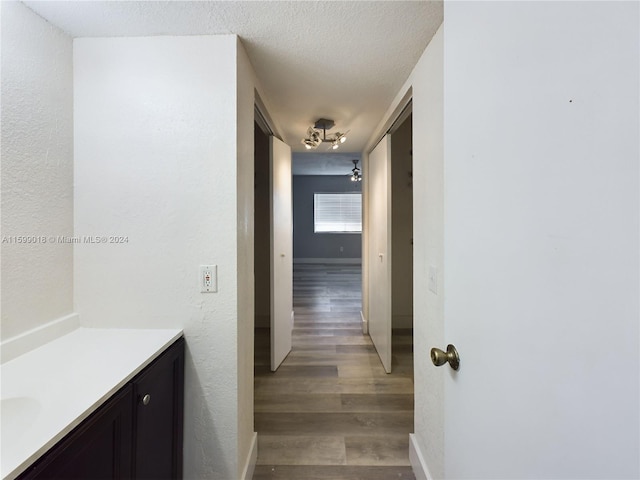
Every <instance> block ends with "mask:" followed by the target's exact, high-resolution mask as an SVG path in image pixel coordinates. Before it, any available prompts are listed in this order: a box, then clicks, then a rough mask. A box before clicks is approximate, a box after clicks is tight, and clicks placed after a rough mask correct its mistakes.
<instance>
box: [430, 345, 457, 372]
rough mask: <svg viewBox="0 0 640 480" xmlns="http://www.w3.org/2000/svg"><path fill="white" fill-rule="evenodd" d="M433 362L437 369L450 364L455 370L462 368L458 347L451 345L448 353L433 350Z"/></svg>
mask: <svg viewBox="0 0 640 480" xmlns="http://www.w3.org/2000/svg"><path fill="white" fill-rule="evenodd" d="M431 361H432V362H433V364H434V365H435V366H436V367H439V366H441V365H444V364H445V363H448V364H449V366H450V367H451V368H453V369H454V370H458V369H459V368H460V356H459V355H458V351H457V350H456V347H454V346H453V345H451V344H449V345H447V351H446V352H443V351H442V350H440V349H439V348H432V349H431Z"/></svg>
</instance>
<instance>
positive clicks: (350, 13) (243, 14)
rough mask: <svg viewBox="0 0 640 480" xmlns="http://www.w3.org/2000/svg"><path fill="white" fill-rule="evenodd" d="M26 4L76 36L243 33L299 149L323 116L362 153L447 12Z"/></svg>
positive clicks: (351, 4)
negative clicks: (310, 127)
mask: <svg viewBox="0 0 640 480" xmlns="http://www.w3.org/2000/svg"><path fill="white" fill-rule="evenodd" d="M24 3H25V4H26V5H27V6H28V7H30V8H31V9H32V10H34V11H35V12H36V13H38V14H39V15H40V16H42V17H44V18H45V19H47V20H48V21H49V22H51V23H53V24H54V25H56V26H58V27H60V28H61V29H62V30H64V31H65V32H67V33H68V34H69V35H71V36H73V37H96V36H149V35H196V34H206V35H212V34H230V33H233V34H237V35H239V36H240V38H241V39H242V43H243V44H244V46H245V48H246V50H247V53H248V55H249V58H250V59H251V63H252V64H253V67H254V69H255V72H256V75H257V77H258V78H259V79H260V81H261V83H262V86H263V89H264V93H265V95H264V96H265V97H266V98H267V101H268V104H269V106H270V111H269V114H270V116H271V117H272V119H273V121H274V124H275V126H276V129H277V130H278V132H279V133H280V134H281V135H282V137H283V139H284V141H285V142H286V143H288V144H289V145H291V146H292V148H293V150H294V152H295V151H297V152H303V151H304V147H303V146H302V145H301V144H300V140H301V139H302V137H303V136H304V135H305V132H306V130H307V127H309V126H310V125H312V124H313V123H314V122H315V120H317V119H318V118H321V117H324V118H330V119H333V120H334V121H335V124H336V125H335V127H334V129H333V130H331V131H329V132H327V133H332V132H335V131H341V132H344V131H346V130H351V131H350V133H349V136H348V140H347V142H346V143H345V144H344V145H343V146H342V147H341V149H348V150H349V151H350V152H359V151H361V150H363V149H364V147H365V143H366V141H367V140H368V138H369V136H371V135H372V134H373V131H374V129H375V127H376V126H377V125H378V123H379V122H380V121H381V120H382V116H383V114H384V112H385V111H386V109H387V108H388V107H389V105H390V104H391V102H392V100H393V97H394V96H395V95H396V94H397V93H398V91H399V89H400V87H401V86H402V85H403V83H404V82H405V80H406V79H407V77H408V76H409V74H410V73H411V70H412V69H413V67H414V65H415V64H416V62H417V60H418V59H419V57H420V55H421V53H422V52H423V50H424V49H425V47H426V46H427V44H428V43H429V41H430V40H431V38H432V36H433V35H434V33H435V31H436V30H437V28H438V26H439V25H440V24H441V23H442V18H443V8H442V2H440V1H425V0H421V1H193V2H192V1H176V0H170V1H161V2H158V1H81V0H75V1H32V0H26V1H24ZM327 145H328V144H322V145H321V146H320V147H319V148H318V149H317V150H316V151H315V152H314V154H315V158H316V161H318V160H319V159H322V158H323V157H324V156H321V157H318V156H317V153H326V147H327ZM296 157H299V156H296ZM327 158H330V157H327ZM349 158H356V157H351V156H349ZM334 159H335V157H334ZM329 163H331V162H329ZM347 163H349V162H347Z"/></svg>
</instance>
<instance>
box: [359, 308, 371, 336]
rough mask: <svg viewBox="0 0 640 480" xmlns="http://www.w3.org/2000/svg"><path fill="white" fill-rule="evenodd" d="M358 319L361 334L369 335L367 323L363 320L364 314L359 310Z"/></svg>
mask: <svg viewBox="0 0 640 480" xmlns="http://www.w3.org/2000/svg"><path fill="white" fill-rule="evenodd" d="M360 319H361V320H362V333H363V334H364V335H369V321H368V320H367V319H366V318H364V313H362V310H360Z"/></svg>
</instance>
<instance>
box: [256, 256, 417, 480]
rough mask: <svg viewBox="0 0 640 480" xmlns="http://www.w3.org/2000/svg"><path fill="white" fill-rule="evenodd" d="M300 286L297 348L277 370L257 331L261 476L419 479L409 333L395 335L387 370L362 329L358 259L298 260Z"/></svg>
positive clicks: (260, 479) (262, 332)
mask: <svg viewBox="0 0 640 480" xmlns="http://www.w3.org/2000/svg"><path fill="white" fill-rule="evenodd" d="M293 289H294V293H293V306H294V311H295V325H294V330H293V348H292V351H291V353H290V354H289V356H288V357H287V358H286V359H285V361H284V362H283V364H282V365H281V366H280V368H279V369H278V371H277V372H275V373H272V372H271V371H270V370H269V331H268V329H259V330H257V331H256V340H255V344H256V350H255V351H256V356H255V429H256V431H257V432H258V442H259V443H258V463H257V466H256V470H255V474H254V477H253V478H254V480H266V479H278V480H284V479H287V480H288V479H291V480H293V479H296V480H300V479H305V480H310V479H318V480H325V479H332V480H338V479H340V480H347V479H353V480H355V479H362V480H365V479H366V480H376V479H380V480H388V479H414V478H415V477H414V475H413V473H412V470H411V467H410V466H409V453H408V452H409V433H411V432H413V354H412V343H413V342H412V336H411V332H410V331H403V332H394V344H393V349H394V356H393V373H392V374H390V375H388V374H386V373H385V372H384V370H383V368H382V364H381V363H380V360H379V359H378V356H377V354H376V352H375V349H374V347H373V345H372V344H371V340H370V338H369V337H368V336H365V335H363V334H362V330H361V324H360V310H361V268H360V266H359V265H358V266H356V265H295V266H294V279H293Z"/></svg>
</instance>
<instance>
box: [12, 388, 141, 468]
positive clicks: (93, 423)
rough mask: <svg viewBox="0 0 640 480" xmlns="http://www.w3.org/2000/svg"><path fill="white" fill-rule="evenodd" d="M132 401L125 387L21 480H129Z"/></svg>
mask: <svg viewBox="0 0 640 480" xmlns="http://www.w3.org/2000/svg"><path fill="white" fill-rule="evenodd" d="M70 394H72V392H70ZM132 401H133V394H132V387H131V386H130V385H127V386H126V387H124V388H123V389H122V390H120V391H119V392H118V393H117V394H116V395H115V396H114V397H112V398H111V399H110V400H108V401H107V403H105V405H104V406H102V407H101V408H100V409H98V410H97V411H96V412H95V413H93V415H91V416H90V417H89V418H88V419H87V420H85V421H84V422H83V423H82V424H81V425H80V426H78V427H77V428H76V429H75V430H73V431H72V432H71V433H69V434H68V435H67V436H66V437H65V438H63V439H62V440H61V441H60V442H59V443H58V444H57V445H56V446H54V447H53V448H52V449H51V450H49V452H47V453H46V454H45V455H44V456H43V457H42V458H41V459H40V460H39V461H38V462H36V463H35V464H34V465H33V466H32V467H31V468H30V469H29V470H27V471H26V472H25V473H24V474H22V475H21V476H20V479H29V480H31V479H37V480H45V479H57V480H61V479H64V480H98V479H100V480H102V479H110V480H112V479H123V480H125V479H129V478H131V466H132V456H131V447H132V445H131V443H132V442H131V437H132V414H131V403H132Z"/></svg>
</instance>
